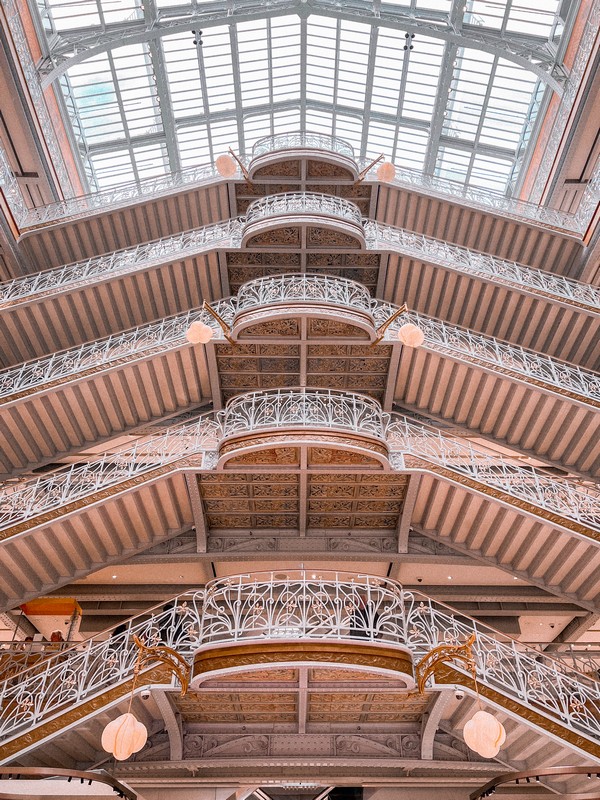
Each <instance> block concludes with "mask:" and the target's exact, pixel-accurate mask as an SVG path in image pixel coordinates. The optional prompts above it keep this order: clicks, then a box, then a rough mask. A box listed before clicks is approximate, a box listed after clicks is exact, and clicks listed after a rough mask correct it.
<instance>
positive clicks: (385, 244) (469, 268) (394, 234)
mask: <svg viewBox="0 0 600 800" xmlns="http://www.w3.org/2000/svg"><path fill="white" fill-rule="evenodd" d="M365 236H366V239H367V247H368V248H369V249H372V250H395V251H399V252H401V253H403V254H405V255H410V256H415V257H417V258H420V259H422V260H423V261H426V262H430V263H433V264H440V265H441V266H449V267H450V268H452V269H455V270H458V271H460V272H466V273H467V274H470V275H476V276H478V277H483V278H486V279H488V280H491V281H492V282H494V283H500V284H504V285H506V286H511V287H517V288H524V289H527V290H530V291H533V292H536V293H543V294H544V295H549V296H550V297H551V298H556V299H563V300H568V301H569V302H571V303H578V304H583V305H586V306H591V307H592V308H594V309H595V310H596V311H598V309H599V308H600V288H599V287H597V286H592V285H591V284H587V283H581V282H579V281H574V280H571V279H570V278H564V277H563V276H562V275H554V274H553V273H551V272H546V271H544V270H541V269H535V268H534V267H526V266H523V265H522V264H518V263H517V262H516V261H507V260H505V259H502V258H496V256H491V255H487V254H486V253H479V252H477V251H475V250H469V249H468V248H466V247H461V246H460V245H455V244H450V243H448V242H445V241H444V240H442V239H432V238H431V237H429V236H423V235H422V234H420V233H412V232H411V231H407V230H404V229H403V228H393V227H391V226H390V225H381V224H380V223H378V222H373V221H365Z"/></svg>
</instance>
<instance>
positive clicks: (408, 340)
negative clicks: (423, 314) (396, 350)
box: [398, 322, 425, 347]
mask: <svg viewBox="0 0 600 800" xmlns="http://www.w3.org/2000/svg"><path fill="white" fill-rule="evenodd" d="M398 339H400V341H401V342H402V344H404V345H406V346H407V347H420V346H421V345H422V344H423V342H424V341H425V334H424V333H423V331H422V330H421V328H419V327H418V326H417V325H413V324H412V322H407V323H406V325H402V327H401V328H399V329H398Z"/></svg>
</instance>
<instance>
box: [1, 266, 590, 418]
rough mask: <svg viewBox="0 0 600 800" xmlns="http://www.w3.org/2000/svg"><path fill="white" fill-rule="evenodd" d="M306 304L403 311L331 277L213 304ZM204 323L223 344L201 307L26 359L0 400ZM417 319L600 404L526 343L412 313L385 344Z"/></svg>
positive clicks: (466, 350) (229, 313)
mask: <svg viewBox="0 0 600 800" xmlns="http://www.w3.org/2000/svg"><path fill="white" fill-rule="evenodd" d="M295 303H302V304H305V305H306V306H308V307H310V304H315V305H317V304H327V305H331V306H333V307H337V308H339V309H340V310H343V313H347V312H348V311H349V310H355V311H358V312H360V313H362V314H364V315H366V316H367V319H368V320H369V321H370V322H371V324H372V325H373V331H374V332H375V330H376V328H379V327H380V326H382V325H385V323H386V322H387V321H388V320H389V319H390V317H391V316H392V315H393V314H394V313H395V312H396V311H397V310H398V307H397V306H395V305H393V304H392V303H387V302H384V301H381V300H375V299H373V298H371V295H370V293H369V291H368V289H366V287H364V286H362V285H361V284H359V283H356V282H355V281H351V280H348V279H345V278H337V277H332V276H328V275H309V274H287V275H275V276H269V277H264V278H257V279H255V280H252V281H249V282H248V283H245V284H243V285H242V286H241V287H240V289H239V291H238V293H237V295H235V296H233V297H230V298H227V299H224V300H219V301H216V302H214V303H212V308H214V310H215V311H217V313H218V314H219V315H220V316H221V318H222V319H223V320H224V321H225V322H226V323H227V324H228V325H229V326H232V325H233V324H234V323H235V321H236V319H237V317H238V315H239V314H241V313H242V312H244V311H249V310H259V309H268V308H270V307H271V306H276V305H278V304H284V305H286V306H290V305H293V304H295ZM194 320H201V321H202V322H203V323H205V324H206V325H209V326H211V327H212V328H213V331H214V338H215V339H223V330H222V329H221V327H220V326H219V325H218V324H217V323H216V321H215V319H214V317H213V316H212V315H211V314H210V313H209V312H207V311H203V310H202V309H192V310H190V311H187V312H185V313H184V314H178V315H175V316H171V317H165V318H164V319H162V320H160V321H159V322H152V323H149V324H147V325H140V326H138V327H137V328H133V329H131V330H128V331H124V332H123V333H118V334H114V335H111V336H108V337H106V338H103V339H98V340H97V341H94V342H89V343H86V344H82V345H80V346H79V347H75V348H69V349H67V350H63V351H58V352H56V353H53V354H52V355H49V356H44V357H42V358H37V359H33V360H31V361H26V362H24V363H22V364H20V365H18V366H14V367H8V368H6V369H4V370H1V371H0V399H3V398H6V399H7V400H8V401H10V399H11V396H12V395H15V396H17V397H18V396H19V394H20V393H22V392H27V391H32V390H34V389H35V388H37V387H39V388H40V389H41V387H44V386H45V385H48V384H51V383H52V382H54V381H59V380H63V379H64V378H67V377H69V376H73V377H76V376H77V375H78V374H80V373H82V372H84V371H86V370H89V369H94V368H98V367H107V368H108V367H109V366H110V365H111V364H112V363H114V362H115V361H117V360H119V359H124V358H136V357H138V358H143V357H146V356H148V355H150V354H152V353H157V352H166V351H168V350H170V349H171V348H175V347H180V346H184V345H186V344H187V340H186V338H185V334H186V331H187V329H188V328H189V326H190V324H191V322H193V321H194ZM407 322H411V323H413V324H415V325H417V326H418V327H420V328H421V329H422V330H423V332H424V334H425V347H428V348H430V349H432V350H433V351H435V352H436V353H442V354H445V355H448V356H450V357H451V358H457V359H459V360H461V359H462V360H466V361H468V362H472V361H473V360H475V361H476V362H477V363H479V364H481V365H482V366H484V367H485V366H493V367H501V368H502V369H503V370H507V371H509V372H511V373H513V374H516V375H518V376H522V378H523V379H524V380H526V381H529V382H531V383H532V385H534V386H538V385H539V384H540V383H542V384H546V386H547V388H548V389H549V390H552V388H554V390H558V392H559V393H560V394H564V393H570V395H571V396H572V397H573V398H574V399H577V400H578V401H579V402H582V403H585V402H589V404H590V405H592V406H595V405H597V404H598V403H600V375H598V373H595V372H591V371H588V370H584V369H581V368H580V367H577V366H574V365H572V364H568V363H566V362H562V361H559V360H557V359H556V358H553V357H551V356H546V355H542V354H540V353H536V352H534V351H531V350H526V349H525V348H523V347H521V346H520V345H516V344H510V343H508V342H502V341H500V340H498V339H495V338H494V337H491V336H485V335H483V334H480V333H474V332H472V331H470V330H468V329H466V328H461V327H459V326H457V325H450V324H448V323H446V322H443V321H442V320H437V319H434V318H432V317H428V316H426V315H424V314H418V313H416V312H412V311H407V312H405V313H404V314H402V315H401V316H400V317H399V318H398V320H397V321H396V322H395V323H392V324H391V325H390V326H389V327H388V328H387V329H386V330H385V333H384V341H386V342H395V341H397V332H398V329H399V327H400V326H401V325H404V324H406V323H407Z"/></svg>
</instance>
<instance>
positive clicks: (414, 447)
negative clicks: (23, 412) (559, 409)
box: [0, 389, 600, 530]
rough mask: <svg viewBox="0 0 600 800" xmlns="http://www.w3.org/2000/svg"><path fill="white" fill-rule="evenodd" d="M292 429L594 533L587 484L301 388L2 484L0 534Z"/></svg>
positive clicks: (255, 398)
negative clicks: (230, 441) (351, 442)
mask: <svg viewBox="0 0 600 800" xmlns="http://www.w3.org/2000/svg"><path fill="white" fill-rule="evenodd" d="M298 427H300V428H305V429H310V428H312V429H313V430H315V431H319V430H328V431H329V430H339V431H348V432H351V433H353V434H357V435H360V434H363V435H364V434H366V435H367V436H374V437H376V438H378V439H380V440H381V441H382V442H385V444H386V445H387V448H388V450H389V454H390V455H389V458H390V465H391V467H392V469H397V470H404V469H405V468H406V458H407V457H408V456H413V457H415V458H416V459H417V464H418V466H416V467H415V468H416V469H427V468H428V465H431V466H432V467H433V468H436V467H441V468H443V469H444V470H448V474H447V477H448V476H449V477H450V478H451V479H453V480H457V481H458V482H461V481H465V480H466V481H476V482H477V483H478V484H479V485H481V486H483V487H488V489H490V490H491V493H496V492H502V493H504V494H505V495H506V496H507V497H509V498H510V497H512V498H515V499H516V500H518V501H525V502H526V503H527V504H528V507H529V508H530V510H531V513H535V512H536V509H541V510H543V511H544V512H547V513H548V514H551V515H554V516H557V517H558V518H557V519H556V522H557V523H558V524H560V518H562V519H568V520H572V521H574V522H577V523H579V524H580V525H584V526H585V527H586V528H588V529H594V530H600V491H598V490H597V489H596V488H593V487H591V486H587V485H580V484H577V483H574V482H573V481H570V480H568V479H565V478H557V477H554V476H549V475H547V474H543V473H542V472H540V471H538V470H536V469H534V468H531V467H525V466H522V465H521V464H518V463H515V462H514V461H512V460H511V459H508V458H503V457H501V456H499V455H495V454H494V455H492V454H490V453H488V452H486V451H484V450H482V449H481V448H477V447H474V446H473V445H471V444H469V443H465V442H462V441H461V440H458V439H454V438H451V437H449V436H447V435H444V434H443V433H442V432H440V431H435V430H432V429H430V428H428V427H426V426H424V425H421V424H418V423H416V422H415V421H413V420H411V419H410V418H408V417H406V416H403V415H401V414H389V415H388V414H385V413H383V412H382V410H381V407H380V406H379V404H378V403H377V402H376V401H375V400H373V399H371V398H369V397H366V396H364V395H357V394H352V393H349V392H338V391H328V390H305V389H298V390H278V391H275V392H251V393H249V394H246V395H241V396H238V397H234V398H233V399H232V400H231V401H230V402H229V404H228V405H227V407H226V409H225V410H224V411H221V412H218V413H217V414H216V415H215V416H214V417H213V416H212V415H204V416H202V417H200V418H199V419H198V420H197V421H195V422H191V423H189V422H186V423H183V424H180V425H174V426H172V427H171V428H168V429H167V431H166V432H165V433H160V434H158V435H155V436H151V437H148V438H147V439H145V440H143V441H140V442H137V443H136V444H135V445H134V446H133V447H128V448H123V449H121V450H118V451H116V452H113V453H109V454H106V455H104V456H103V457H102V458H101V459H99V460H98V461H90V462H87V463H84V464H76V465H73V466H71V467H68V468H67V469H61V470H57V471H56V472H54V473H52V474H49V475H46V476H43V477H39V478H36V479H34V480H32V481H26V482H24V483H21V484H7V485H6V486H5V487H4V489H2V490H0V530H3V529H7V528H10V527H11V526H13V525H16V524H17V523H20V522H24V521H26V520H28V519H32V518H34V517H36V516H38V515H40V514H42V513H44V512H45V511H48V510H49V509H55V510H56V509H59V508H60V507H62V506H65V505H67V504H69V503H71V502H73V501H75V500H79V499H81V498H84V497H87V496H89V495H92V494H93V493H94V492H97V491H99V490H100V489H102V488H106V487H109V486H115V487H116V486H118V484H119V483H121V482H123V481H125V480H128V479H129V478H131V477H133V476H135V475H143V474H144V473H145V472H150V471H151V470H153V469H155V468H157V467H159V466H163V465H167V464H175V462H177V461H179V460H180V459H183V458H184V457H191V456H196V457H197V466H196V468H197V469H199V470H202V469H212V468H213V467H214V466H215V463H216V461H215V458H216V452H217V448H218V446H219V443H221V442H222V441H223V440H224V439H226V438H228V437H231V436H235V435H238V434H239V433H240V432H243V433H245V434H246V433H251V432H253V431H261V430H267V429H273V430H277V429H280V430H282V429H288V430H289V429H293V428H298Z"/></svg>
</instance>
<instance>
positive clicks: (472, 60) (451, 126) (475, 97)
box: [442, 50, 496, 142]
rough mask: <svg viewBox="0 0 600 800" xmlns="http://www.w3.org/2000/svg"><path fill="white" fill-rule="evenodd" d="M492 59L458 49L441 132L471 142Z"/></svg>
mask: <svg viewBox="0 0 600 800" xmlns="http://www.w3.org/2000/svg"><path fill="white" fill-rule="evenodd" d="M495 62H496V59H495V58H494V56H492V55H491V54H490V53H484V52H483V51H481V50H460V51H459V54H458V56H457V59H456V67H455V70H454V76H453V78H452V83H451V89H450V95H449V98H448V105H447V109H446V114H445V117H444V125H443V128H442V132H443V133H444V135H446V136H452V137H453V138H456V139H461V140H462V141H467V142H474V141H475V139H476V138H477V134H478V130H479V122H480V119H481V115H482V112H483V109H484V106H485V102H486V97H487V91H488V84H489V82H490V79H491V78H492V74H493V71H494V69H495Z"/></svg>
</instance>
